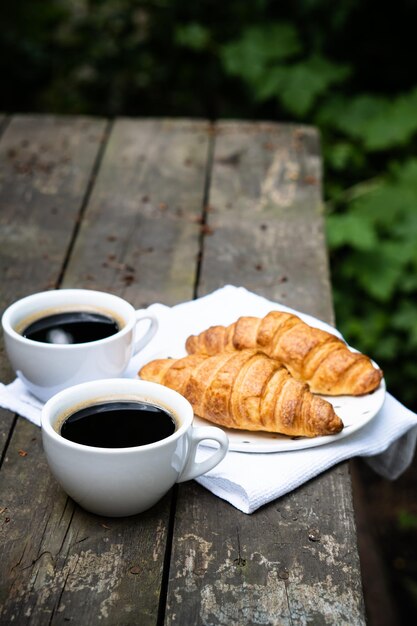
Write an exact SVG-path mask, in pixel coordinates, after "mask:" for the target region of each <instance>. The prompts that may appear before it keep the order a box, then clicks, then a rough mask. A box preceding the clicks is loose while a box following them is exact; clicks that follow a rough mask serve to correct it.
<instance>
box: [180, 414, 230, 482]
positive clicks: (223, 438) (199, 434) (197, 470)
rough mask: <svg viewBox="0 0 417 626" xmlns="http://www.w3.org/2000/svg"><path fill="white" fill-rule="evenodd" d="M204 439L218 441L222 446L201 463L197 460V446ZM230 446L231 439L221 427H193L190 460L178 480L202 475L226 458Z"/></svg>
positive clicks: (181, 480)
mask: <svg viewBox="0 0 417 626" xmlns="http://www.w3.org/2000/svg"><path fill="white" fill-rule="evenodd" d="M204 439H210V440H212V441H217V442H218V443H219V444H220V448H218V449H217V450H216V451H215V452H214V453H213V454H212V455H211V456H209V458H208V459H206V460H205V461H201V462H200V463H197V462H196V460H195V455H196V452H197V447H198V444H199V443H200V442H201V441H204ZM228 448H229V439H228V437H227V435H226V433H224V432H223V431H222V430H221V429H220V428H216V427H215V426H201V427H196V428H192V429H191V437H190V450H189V453H188V460H187V463H186V464H185V467H184V469H183V470H182V472H181V474H180V476H179V478H178V480H177V482H178V483H182V482H184V481H186V480H191V479H192V478H196V477H197V476H201V474H205V473H206V472H208V471H209V470H211V469H213V467H215V466H216V465H218V464H219V463H220V461H222V460H223V459H224V457H225V456H226V453H227V450H228Z"/></svg>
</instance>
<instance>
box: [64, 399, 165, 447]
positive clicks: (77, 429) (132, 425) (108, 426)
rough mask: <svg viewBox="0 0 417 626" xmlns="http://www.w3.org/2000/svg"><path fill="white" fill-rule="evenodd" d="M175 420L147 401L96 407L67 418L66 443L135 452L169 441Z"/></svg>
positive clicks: (121, 402)
mask: <svg viewBox="0 0 417 626" xmlns="http://www.w3.org/2000/svg"><path fill="white" fill-rule="evenodd" d="M175 428H176V423H175V420H174V418H173V416H172V415H171V414H170V413H169V412H168V411H166V410H165V409H163V408H161V407H159V406H156V405H153V404H150V403H148V402H144V401H135V400H133V401H131V400H123V401H119V402H102V403H99V404H94V405H91V406H88V407H85V408H83V409H80V410H79V411H76V412H75V413H73V414H72V415H70V416H69V417H67V418H66V420H65V421H64V423H63V424H62V426H61V431H60V432H61V435H62V436H63V437H64V438H65V439H69V440H70V441H74V442H75V443H81V444H84V445H86V446H94V447H96V448H131V447H134V446H145V445H146V444H148V443H155V442H156V441H160V440H161V439H165V438H166V437H169V435H172V433H173V432H175Z"/></svg>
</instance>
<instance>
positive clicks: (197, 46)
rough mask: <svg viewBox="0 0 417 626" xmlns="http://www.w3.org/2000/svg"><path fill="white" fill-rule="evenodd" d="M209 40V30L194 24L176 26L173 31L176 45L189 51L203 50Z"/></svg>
mask: <svg viewBox="0 0 417 626" xmlns="http://www.w3.org/2000/svg"><path fill="white" fill-rule="evenodd" d="M210 40H211V33H210V31H209V29H208V28H205V27H204V26H202V25H201V24H198V23H196V22H193V23H191V24H184V25H183V26H177V28H176V29H175V41H176V43H177V44H179V45H180V46H184V47H185V48H190V49H191V50H196V51H200V50H204V49H205V48H207V47H208V45H209V43H210Z"/></svg>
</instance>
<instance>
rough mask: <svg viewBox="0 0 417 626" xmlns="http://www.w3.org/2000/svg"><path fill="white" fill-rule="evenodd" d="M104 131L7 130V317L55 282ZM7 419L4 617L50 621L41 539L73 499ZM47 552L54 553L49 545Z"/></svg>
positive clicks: (3, 243)
mask: <svg viewBox="0 0 417 626" xmlns="http://www.w3.org/2000/svg"><path fill="white" fill-rule="evenodd" d="M106 125H107V123H106V122H105V121H104V120H98V119H96V120H92V119H88V118H58V117H43V116H17V117H14V118H12V119H11V121H10V123H9V124H8V125H7V127H6V128H5V130H4V132H3V135H2V137H1V140H0V172H1V174H0V280H1V283H2V290H1V295H0V306H1V308H2V309H3V308H4V307H5V306H7V305H8V304H10V303H11V302H13V301H14V300H16V299H17V298H19V297H22V296H24V295H27V294H29V293H33V292H35V291H40V290H42V289H47V288H50V287H53V286H55V285H57V284H58V282H59V278H60V274H61V270H62V266H63V264H64V262H65V258H66V254H67V251H68V248H69V246H70V243H71V238H72V236H73V230H74V228H75V225H76V224H77V220H78V217H79V214H80V211H81V210H82V207H83V202H84V199H85V196H86V193H87V190H88V184H89V181H90V178H91V174H92V171H93V170H94V166H95V163H96V159H97V157H98V155H99V152H100V147H101V145H102V142H103V139H104V131H105V128H106ZM1 350H2V358H1V360H0V374H1V380H2V381H5V382H7V381H9V380H11V379H12V378H13V373H12V371H11V369H10V367H9V365H8V363H7V359H6V355H5V354H4V349H3V344H1ZM0 418H1V429H0V430H1V433H0V434H1V443H2V449H3V454H4V460H3V465H2V470H1V473H0V493H1V505H0V508H1V510H2V512H1V531H0V532H1V543H2V559H1V563H0V569H1V573H0V580H1V589H0V606H1V618H0V619H1V620H2V623H11V621H12V620H14V621H15V623H22V624H23V623H29V622H30V623H45V621H44V620H45V612H44V608H45V606H44V600H45V601H46V597H47V596H48V598H49V600H50V599H51V597H52V595H51V596H50V595H48V592H47V586H46V587H43V586H42V584H41V583H40V578H39V577H38V574H37V571H38V569H37V568H38V566H39V563H41V562H42V561H43V558H44V557H43V556H42V553H43V552H45V550H46V551H48V548H45V550H44V548H43V547H42V545H43V544H42V541H43V538H44V537H46V538H48V540H49V541H50V542H51V543H52V544H53V542H55V541H58V543H59V542H60V537H62V536H63V535H62V534H59V533H57V535H56V536H53V532H52V529H53V528H55V521H53V520H56V518H58V519H61V518H62V520H63V523H64V525H65V515H68V512H67V513H65V515H64V510H66V509H65V502H66V498H65V497H64V500H63V499H62V495H61V496H60V494H59V492H57V490H56V485H55V484H54V483H53V482H52V479H50V477H49V472H48V470H47V468H46V463H45V461H44V457H43V453H42V451H41V450H40V448H39V434H40V433H39V429H38V428H36V427H35V426H33V425H32V424H29V423H28V422H26V421H25V420H23V419H22V420H18V422H17V426H16V428H15V429H14V432H13V431H11V428H12V426H13V424H14V416H13V414H12V413H10V412H8V411H5V410H1V415H0ZM10 435H12V437H11V439H9V437H10ZM6 444H8V447H7V449H6V448H5V445H6ZM48 507H49V508H48ZM67 509H68V507H67ZM51 523H52V525H51ZM48 540H47V542H48ZM49 551H50V552H51V554H54V547H51V545H50V544H49ZM45 554H46V552H45ZM40 557H41V558H40ZM32 561H34V565H35V564H36V566H35V568H34V569H32ZM36 581H37V582H36ZM34 589H37V590H38V593H39V599H38V600H37V601H39V603H40V605H42V606H41V607H40V609H39V613H38V618H36V617H35V618H33V619H32V617H31V615H32V610H33V606H34V602H35V600H34V598H35V595H36V594H35V592H34V591H33V590H34ZM25 591H26V592H27V594H26V593H25ZM22 593H23V596H22ZM22 598H23V599H22ZM9 620H10V621H9Z"/></svg>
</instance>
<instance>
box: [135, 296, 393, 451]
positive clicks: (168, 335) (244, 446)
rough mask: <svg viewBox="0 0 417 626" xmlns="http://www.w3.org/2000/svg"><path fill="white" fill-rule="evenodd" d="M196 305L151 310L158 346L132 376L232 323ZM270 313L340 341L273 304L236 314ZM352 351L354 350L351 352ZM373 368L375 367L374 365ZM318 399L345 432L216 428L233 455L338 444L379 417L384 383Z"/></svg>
mask: <svg viewBox="0 0 417 626" xmlns="http://www.w3.org/2000/svg"><path fill="white" fill-rule="evenodd" d="M265 302H266V301H265ZM197 304H198V301H191V302H189V303H188V302H186V303H182V304H181V305H178V306H179V308H178V310H177V307H173V308H169V307H165V306H164V307H160V306H159V308H160V309H163V311H159V308H158V307H156V308H155V307H153V312H154V313H155V314H156V315H157V316H158V320H159V321H160V329H159V331H158V335H159V342H157V339H158V337H156V338H155V339H153V340H152V341H151V342H150V344H149V350H148V349H146V351H144V354H143V357H141V360H140V362H139V361H136V363H135V368H134V369H133V370H132V375H136V372H137V371H138V369H139V365H142V364H144V363H145V362H146V363H147V362H149V361H152V360H153V359H158V358H167V357H169V356H171V357H176V358H179V357H182V356H185V355H186V352H185V341H186V339H187V337H188V336H189V335H190V334H196V333H199V332H201V331H202V330H204V329H205V328H208V326H210V325H212V324H224V325H227V324H229V323H231V320H230V317H231V313H230V311H228V310H227V309H224V308H221V307H212V308H210V309H209V310H206V309H205V310H204V311H202V312H199V314H197V312H196V311H195V307H196V305H197ZM270 310H282V311H289V312H290V313H294V314H295V315H298V316H299V317H300V318H301V319H303V320H304V321H305V322H306V323H307V324H309V325H310V326H315V327H317V328H322V329H323V330H327V331H328V332H330V333H333V334H335V335H337V336H339V337H341V335H340V333H339V332H338V331H337V330H336V329H335V328H333V327H332V326H330V325H329V324H327V323H326V322H323V321H321V320H319V319H317V318H315V317H312V316H311V315H306V314H304V313H301V312H300V311H297V310H296V309H291V308H289V307H286V306H284V305H281V304H279V303H273V304H272V303H270V302H266V303H264V304H263V305H262V304H260V305H259V307H258V306H255V307H254V309H252V310H251V311H248V310H247V309H246V307H245V310H241V311H239V314H240V315H257V316H259V317H261V316H263V315H266V313H267V312H268V311H270ZM191 312H192V314H191ZM162 313H163V315H162ZM203 313H204V314H203ZM237 317H238V315H234V317H233V319H237ZM173 328H175V331H176V332H175V333H173V332H172V329H173ZM157 343H158V344H159V345H158V347H157V346H156V344H157ZM162 346H164V347H162ZM351 350H354V349H353V348H351ZM152 352H153V353H152ZM145 355H146V356H145ZM142 358H143V360H142ZM374 365H375V366H376V367H378V366H377V365H376V364H375V363H374ZM321 397H323V398H325V399H326V400H328V401H329V402H331V404H332V405H333V407H334V409H335V412H336V413H337V415H339V417H340V418H341V420H342V421H343V424H344V428H343V430H342V431H341V432H340V433H338V434H337V435H325V436H323V437H287V436H285V435H279V434H275V433H265V432H255V431H244V430H236V429H230V428H225V427H223V426H219V428H222V429H223V430H224V431H225V432H226V434H227V435H228V437H229V449H230V450H233V451H236V452H285V451H290V450H302V449H304V448H313V447H316V446H322V445H324V444H327V443H331V442H336V441H340V440H341V439H344V438H345V437H348V436H349V435H351V434H353V433H354V432H356V431H358V430H359V429H360V428H363V427H364V426H365V425H366V424H368V423H369V422H370V421H371V420H372V419H373V418H374V417H375V416H376V415H377V414H378V411H379V410H380V409H381V407H382V405H383V403H384V399H385V381H384V380H382V381H381V384H380V386H379V387H378V389H376V390H375V391H374V392H373V393H370V394H367V395H365V396H356V397H355V396H321ZM194 424H195V426H200V425H205V426H207V425H212V426H213V425H217V424H213V423H212V422H208V421H207V420H204V419H202V418H200V417H197V416H195V418H194ZM204 445H207V446H209V445H211V444H210V442H208V441H207V442H205V443H204ZM212 445H213V446H214V445H215V444H214V443H213V444H212Z"/></svg>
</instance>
